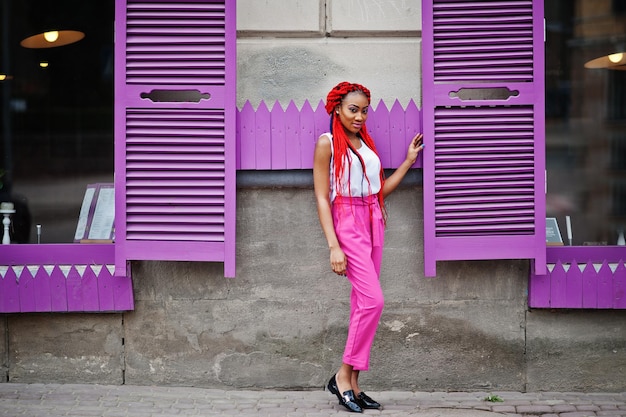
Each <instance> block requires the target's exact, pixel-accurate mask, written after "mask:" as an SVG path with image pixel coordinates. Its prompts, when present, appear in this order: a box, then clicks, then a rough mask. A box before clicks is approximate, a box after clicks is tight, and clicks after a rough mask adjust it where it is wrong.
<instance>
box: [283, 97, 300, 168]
mask: <svg viewBox="0 0 626 417" xmlns="http://www.w3.org/2000/svg"><path fill="white" fill-rule="evenodd" d="M300 133H301V129H300V110H299V109H298V107H297V106H296V104H295V103H294V102H293V101H292V102H290V103H289V105H288V106H287V109H286V110H285V136H286V144H285V145H286V147H285V151H286V155H287V163H286V165H285V169H301V168H302V156H301V155H300V149H301V146H300V140H301V137H300Z"/></svg>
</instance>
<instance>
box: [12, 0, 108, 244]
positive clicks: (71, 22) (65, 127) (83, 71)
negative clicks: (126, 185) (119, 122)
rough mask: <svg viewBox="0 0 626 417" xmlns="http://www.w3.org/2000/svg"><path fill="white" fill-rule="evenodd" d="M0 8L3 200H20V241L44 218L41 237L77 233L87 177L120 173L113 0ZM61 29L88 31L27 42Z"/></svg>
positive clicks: (19, 1) (25, 2) (53, 239)
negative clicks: (116, 167) (69, 38)
mask: <svg viewBox="0 0 626 417" xmlns="http://www.w3.org/2000/svg"><path fill="white" fill-rule="evenodd" d="M0 13H1V16H0V18H1V23H0V26H1V27H2V29H1V32H0V36H1V38H0V47H1V48H2V57H1V61H0V74H5V75H6V78H5V79H4V81H0V90H1V92H2V97H1V99H2V118H1V120H0V123H1V128H2V147H1V148H0V149H2V158H0V172H1V173H2V174H3V175H2V177H0V181H1V183H2V188H1V189H0V201H12V202H14V204H15V206H16V210H17V213H16V214H15V216H14V224H13V230H12V236H13V242H14V243H27V242H29V243H35V242H36V241H37V236H36V225H41V242H42V243H67V242H72V241H73V240H74V234H75V231H76V225H77V221H78V215H79V212H80V207H81V203H82V200H83V195H84V193H85V189H86V186H87V185H88V184H92V183H102V182H107V183H111V182H113V20H114V3H113V1H112V0H98V1H85V0H56V1H53V2H42V1H35V0H3V1H2V9H1V10H0ZM55 29H56V30H59V31H61V32H60V36H61V38H59V39H62V36H63V35H64V33H63V32H62V31H63V30H71V31H79V32H82V33H84V38H82V39H80V40H79V41H77V42H74V43H71V44H67V45H64V46H56V47H48V48H32V47H25V46H23V45H21V42H22V40H24V39H26V38H28V37H30V36H31V35H35V34H38V33H42V32H44V31H51V30H55ZM57 42H58V41H57ZM46 65H47V66H46ZM0 78H2V77H0Z"/></svg>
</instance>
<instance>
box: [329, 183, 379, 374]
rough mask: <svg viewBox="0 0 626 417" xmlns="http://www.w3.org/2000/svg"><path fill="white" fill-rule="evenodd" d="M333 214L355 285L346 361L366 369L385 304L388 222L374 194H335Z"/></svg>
mask: <svg viewBox="0 0 626 417" xmlns="http://www.w3.org/2000/svg"><path fill="white" fill-rule="evenodd" d="M332 214H333V221H334V226H335V233H336V235H337V239H338V240H339V245H340V246H341V249H342V250H343V251H344V253H345V254H346V258H347V260H348V265H347V268H346V276H347V277H348V280H349V281H350V283H351V284H352V292H351V293H350V325H349V326H348V338H347V340H346V347H345V350H344V354H343V362H344V363H346V364H349V365H352V366H353V369H355V370H361V371H366V370H368V369H369V360H370V350H371V348H372V343H373V342H374V336H375V335H376V329H377V328H378V323H379V320H380V316H381V314H382V312H383V307H384V303H385V300H384V297H383V291H382V288H381V287H380V265H381V262H382V256H383V244H384V235H385V224H384V221H383V216H382V212H381V209H380V205H379V203H378V198H377V197H376V196H375V195H373V196H369V197H352V198H350V197H336V198H335V200H334V201H333V205H332Z"/></svg>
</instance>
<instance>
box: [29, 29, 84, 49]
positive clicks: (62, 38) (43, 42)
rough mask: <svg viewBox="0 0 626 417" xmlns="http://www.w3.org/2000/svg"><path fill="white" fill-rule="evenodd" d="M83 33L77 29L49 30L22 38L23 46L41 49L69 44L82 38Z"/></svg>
mask: <svg viewBox="0 0 626 417" xmlns="http://www.w3.org/2000/svg"><path fill="white" fill-rule="evenodd" d="M84 37H85V34H84V33H83V32H80V31H77V30H49V31H47V32H43V33H39V34H37V35H32V36H29V37H28V38H26V39H24V40H22V42H20V45H22V46H23V47H24V48H32V49H42V48H56V47H57V46H64V45H69V44H71V43H74V42H78V41H79V40H81V39H83V38H84Z"/></svg>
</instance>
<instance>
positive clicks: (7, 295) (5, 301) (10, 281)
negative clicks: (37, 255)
mask: <svg viewBox="0 0 626 417" xmlns="http://www.w3.org/2000/svg"><path fill="white" fill-rule="evenodd" d="M18 268H19V267H18ZM1 295H2V310H1V311H0V312H2V313H19V312H20V288H19V285H18V277H17V275H16V273H15V270H14V268H12V267H9V268H8V269H7V270H6V273H5V275H4V276H3V277H2V293H1Z"/></svg>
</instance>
